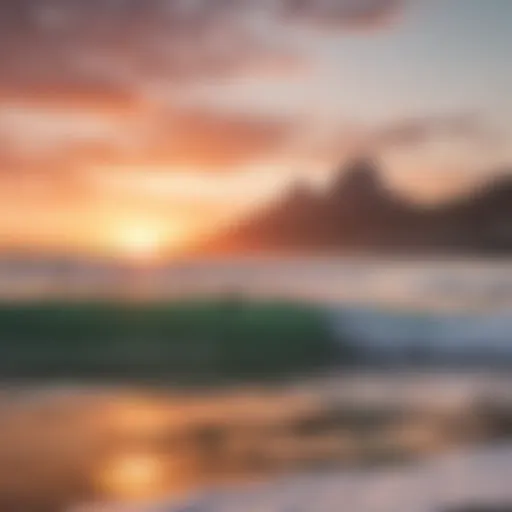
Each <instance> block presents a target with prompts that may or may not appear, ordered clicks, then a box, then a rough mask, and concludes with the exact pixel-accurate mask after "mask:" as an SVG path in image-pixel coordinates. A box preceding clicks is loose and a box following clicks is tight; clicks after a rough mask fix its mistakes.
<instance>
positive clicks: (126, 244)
mask: <svg viewBox="0 0 512 512" xmlns="http://www.w3.org/2000/svg"><path fill="white" fill-rule="evenodd" d="M118 242H119V249H120V250H121V251H122V252H123V254H124V255H126V256H128V257H130V258H135V259H148V258H154V257H156V256H157V255H158V254H159V253H160V252H161V250H162V248H163V245H164V236H163V234H162V233H161V232H159V230H157V229H156V228H155V227H153V226H150V225H144V224H132V225H128V226H126V227H125V228H123V229H122V230H121V231H120V233H119V241H118Z"/></svg>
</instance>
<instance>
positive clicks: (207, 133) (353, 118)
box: [0, 0, 512, 254]
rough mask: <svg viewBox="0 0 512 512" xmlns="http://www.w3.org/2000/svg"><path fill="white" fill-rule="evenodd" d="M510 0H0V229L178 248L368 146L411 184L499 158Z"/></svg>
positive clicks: (63, 242)
mask: <svg viewBox="0 0 512 512" xmlns="http://www.w3.org/2000/svg"><path fill="white" fill-rule="evenodd" d="M511 21H512V1H510V0H402V1H401V0H1V2H0V137H1V138H0V180H1V185H0V194H1V197H0V245H1V246H3V247H18V246H23V247H28V248H33V249H37V250H39V249H42V250H45V249H48V248H58V249H77V250H80V251H86V252H89V251H92V252H97V251H99V252H101V253H106V254H107V253H110V254H114V253H122V252H123V251H126V252H130V251H137V250H139V251H144V250H146V249H147V250H150V249H151V248H152V247H156V246H161V247H165V248H166V249H167V248H169V249H172V248H173V247H181V246H183V245H184V244H186V243H188V241H189V240H193V239H194V238H196V237H198V236H200V234H202V233H204V232H211V231H212V230H215V229H216V228H217V227H218V226H220V225H221V224H223V223H226V222H229V221H231V220H232V219H233V218H235V217H236V216H239V215H243V214H244V212H246V211H247V210H249V209H252V208H257V207H259V206H261V205H262V204H264V202H265V201H266V200H269V199H270V198H271V197H272V196H274V195H275V194H278V193H279V191H280V190H282V188H283V187H285V186H286V184H287V183H289V182H290V180H293V179H296V177H297V176H303V177H304V178H306V179H310V180H311V181H312V182H314V183H318V185H319V186H321V185H322V184H323V183H324V182H325V180H327V179H328V178H329V175H330V173H332V171H335V170H336V169H337V168H338V167H339V165H340V164H341V163H342V162H343V161H344V159H346V158H347V157H349V156H350V155H352V154H354V153H356V152H358V151H361V150H364V151H365V152H371V153H372V154H374V155H377V156H378V157H380V158H381V159H382V165H383V169H384V170H385V173H386V177H387V178H388V179H389V180H390V182H391V183H392V184H393V186H395V187H396V188H397V189H398V190H400V191H401V192H403V193H406V194H410V195H412V196H414V197H415V198H417V199H418V200H429V201H431V200H441V199H443V198H445V197H447V196H450V195H451V194H454V193H457V192H458V191H460V190H464V188H465V187H468V186H470V185H471V184H473V183H475V182H478V181H479V180H482V179H488V178H490V177H492V175H493V173H497V172H502V171H503V169H506V168H507V166H509V165H510V163H511V161H512V146H511V144H510V141H511V138H512V122H511V119H512V95H511V93H510V91H512V66H511V58H512V32H511V31H510V23H511Z"/></svg>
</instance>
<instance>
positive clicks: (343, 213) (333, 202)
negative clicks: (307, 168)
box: [201, 158, 512, 253]
mask: <svg viewBox="0 0 512 512" xmlns="http://www.w3.org/2000/svg"><path fill="white" fill-rule="evenodd" d="M203 250H206V251H207V252H208V253H212V252H213V253H215V252H221V253H226V252H235V253H239V252H259V253H261V252H270V253H272V252H318V251H365V250H366V251H372V252H373V251H387V252H393V251H418V252H464V253H479V252H488V253H510V252H512V176H507V175H506V174H503V177H502V178H501V179H498V180H495V181H493V182H492V183H489V184H488V185H486V186H484V187H481V188H479V189H478V190H475V191H473V192H472V193H470V194H468V195H467V196H465V197H462V198H458V199H456V200H453V201H451V202H449V203H445V204H442V205H438V206H436V207H431V208H426V207H421V206H418V205H415V204H413V203H410V202H407V201H406V200H405V199H403V198H401V197H400V196H398V195H397V194H395V193H393V192H392V191H390V190H389V189H388V188H387V187H386V185H385V183H384V182H383V181H382V179H381V174H380V172H379V169H378V167H377V165H376V164H375V162H374V161H372V159H370V158H359V159H356V160H355V161H353V162H351V163H349V164H348V165H347V166H346V167H344V168H342V169H341V171H340V173H339V175H338V177H337V179H336V180H334V182H333V184H332V186H331V187H329V189H328V190H327V191H326V192H323V193H319V192H315V191H314V190H312V189H311V188H310V187H308V186H306V185H305V184H303V183H300V182H299V183H296V184H295V185H293V186H292V187H291V189H290V190H289V191H288V192H287V193H286V194H285V195H284V196H283V197H281V198H280V199H279V200H278V201H276V202H275V203H274V204H271V205H270V206H269V207H267V208H266V209H264V210H263V211H260V212H259V213H257V214H256V215H254V216H252V217H250V218H247V219H244V220H243V221H242V222H240V223H238V224H236V225H233V226H232V227H231V228H230V229H228V230H226V231H225V232H224V233H222V234H219V235H218V236H215V237H213V239H212V240H210V241H208V242H207V243H206V244H204V246H203V247H202V248H201V251H203Z"/></svg>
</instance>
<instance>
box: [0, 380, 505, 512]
mask: <svg viewBox="0 0 512 512" xmlns="http://www.w3.org/2000/svg"><path fill="white" fill-rule="evenodd" d="M358 382H359V384H358ZM372 383H373V384H372ZM370 388H372V389H373V390H374V391H376V390H379V393H378V394H377V393H370V392H369V391H371V389H370ZM440 389H444V390H445V392H444V393H439V390H440ZM4 391H5V390H4ZM510 391H512V378H509V377H507V376H506V377H499V376H496V375H495V376H494V377H492V378H491V377H487V376H481V375H480V376H478V375H472V376H464V375H459V376H456V375H455V376H454V375H445V376H443V375H439V374H436V375H419V374H410V375H405V376H399V375H394V376H393V377H391V376H374V377H371V376H366V377H365V378H362V379H357V378H350V377H348V376H345V377H343V378H341V377H336V378H330V379H319V380H317V381H311V382H310V383H307V384H303V385H301V386H294V385H290V386H288V387H281V388H280V389H266V390H263V389H262V390H254V389H252V390H251V389H246V390H239V391H237V392H225V393H220V392H219V393H212V392H210V393H209V394H206V393H205V392H204V391H203V392H199V393H197V394H191V393H188V394H177V393H171V392H169V391H158V392H156V391H154V390H153V391H151V392H148V391H144V392H142V391H140V390H133V389H106V388H103V389H86V390H83V389H81V390H69V389H68V390H67V393H66V394H62V393H60V392H57V390H49V391H48V392H46V393H44V392H41V391H39V392H36V391H34V390H33V389H27V390H24V391H22V392H20V391H16V392H15V391H14V390H11V391H5V392H4V393H3V398H2V399H1V400H0V414H1V420H2V438H1V439H0V468H1V469H0V510H2V511H3V510H6V511H11V510H12V511H17V512H46V511H48V512H58V511H61V510H62V511H64V510H67V509H68V507H70V506H72V505H76V504H78V503H87V502H98V501H99V502H109V501H112V502H123V501H125V502H136V501H139V500H147V499H151V498H158V497H161V496H164V495H165V496H167V495H175V496H179V495H181V494H183V493H186V492H187V491H190V490H192V489H194V488H197V487H203V486H207V485H221V484H225V483H233V482H238V481H245V480H253V479H255V478H258V479H259V478H267V477H269V476H271V475H276V474H284V473H290V472H296V471H299V470H306V469H307V470H311V469H315V470H318V469H322V470H324V469H327V468H332V467H333V466H334V467H354V466H360V465H362V464H363V465H372V466H374V465H376V464H379V465H385V466H389V465H395V464H397V463H398V464H402V463H406V462H408V461H410V460H412V459H417V458H419V457H423V456H425V455H429V454H434V453H440V452H444V451H446V450H448V449H450V448H452V447H455V446H461V445H463V444H469V443H479V442H484V441H490V440H494V439H501V438H508V437H510V435H511V434H512V407H511V405H512V404H511V403H510V401H507V400H505V399H504V398H505V397H506V396H511V394H510ZM448 398H449V400H448ZM447 400H448V401H449V402H450V404H448V403H447Z"/></svg>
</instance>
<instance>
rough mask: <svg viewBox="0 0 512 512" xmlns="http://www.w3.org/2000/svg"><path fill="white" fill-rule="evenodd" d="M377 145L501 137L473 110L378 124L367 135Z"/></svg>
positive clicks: (486, 140)
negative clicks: (381, 125) (378, 125)
mask: <svg viewBox="0 0 512 512" xmlns="http://www.w3.org/2000/svg"><path fill="white" fill-rule="evenodd" d="M368 138H369V144H370V145H371V146H373V147H375V148H380V149H389V148H411V147H417V146H420V145H422V144H426V143H428V142H432V141H434V140H439V139H450V140H454V139H455V140H460V141H462V142H469V143H477V144H489V143H494V142H498V141H499V139H500V136H499V134H498V133H497V132H496V130H494V129H492V128H491V127H490V126H489V124H488V123H487V122H486V121H485V120H484V119H483V118H482V117H481V116H479V115H477V114H474V113H466V112H463V113H456V114H445V115H438V116H431V117H423V118H422V117H418V118H411V119H403V120H399V121H397V122H394V123H390V124H388V125H387V126H383V127H380V128H376V129H374V130H373V131H372V133H370V134H369V135H368Z"/></svg>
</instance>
